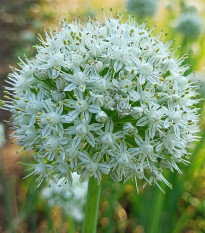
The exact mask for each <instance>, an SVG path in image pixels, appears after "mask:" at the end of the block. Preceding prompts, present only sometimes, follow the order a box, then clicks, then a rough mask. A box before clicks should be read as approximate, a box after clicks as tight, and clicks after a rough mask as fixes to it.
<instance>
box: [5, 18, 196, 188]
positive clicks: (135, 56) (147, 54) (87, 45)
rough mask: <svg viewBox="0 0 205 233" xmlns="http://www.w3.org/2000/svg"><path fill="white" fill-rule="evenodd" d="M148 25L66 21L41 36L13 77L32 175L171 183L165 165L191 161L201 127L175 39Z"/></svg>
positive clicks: (16, 121)
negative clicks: (34, 51)
mask: <svg viewBox="0 0 205 233" xmlns="http://www.w3.org/2000/svg"><path fill="white" fill-rule="evenodd" d="M163 40H164V37H163V38H161V34H159V35H157V36H156V37H154V36H153V35H152V30H151V31H150V30H148V29H147V28H146V25H145V24H143V25H140V26H139V25H138V24H136V23H135V22H134V21H133V20H128V21H127V22H126V23H122V22H121V16H120V15H119V17H118V19H113V18H111V19H106V18H105V24H102V23H99V22H97V21H91V20H90V21H88V22H87V23H85V24H81V23H80V22H79V21H74V22H72V23H71V24H68V23H66V22H65V21H63V22H62V23H61V24H60V26H59V29H57V30H56V31H54V32H50V31H49V32H48V33H47V32H46V34H45V39H43V38H40V42H41V44H40V45H37V46H36V48H37V54H36V56H35V57H34V58H33V59H30V60H29V59H27V58H25V61H23V60H21V62H20V64H19V66H20V67H19V68H16V69H14V72H13V73H11V74H10V76H9V79H8V83H9V84H10V85H12V87H11V88H9V87H8V88H7V89H8V90H12V91H13V92H14V99H13V100H11V102H8V103H7V104H6V105H5V107H7V108H9V109H10V111H11V112H12V113H13V118H12V121H13V125H14V126H15V127H16V135H17V138H18V142H19V145H21V146H22V147H23V148H25V149H26V150H27V151H29V150H32V151H33V152H34V153H33V157H34V158H35V159H36V161H37V163H35V164H33V168H34V171H33V173H32V174H36V175H39V184H40V183H41V181H42V180H43V179H44V178H45V179H46V180H48V179H54V180H56V179H61V178H62V179H64V181H68V182H72V176H71V173H72V172H77V173H78V174H79V175H80V180H81V181H82V182H83V181H87V180H88V179H89V177H90V176H94V177H95V179H96V180H97V182H98V183H100V182H101V175H102V174H107V175H110V176H111V177H112V178H113V180H114V181H116V182H118V181H122V180H123V181H127V180H128V179H132V180H134V181H135V182H136V183H137V180H138V179H143V180H144V181H145V182H148V183H150V184H151V183H156V184H157V185H158V183H157V182H158V181H164V182H166V183H167V184H168V182H167V181H166V180H165V178H164V177H163V172H164V170H171V171H173V170H177V171H178V172H180V169H179V167H178V165H177V164H178V163H187V154H188V151H187V149H188V145H189V144H190V143H191V142H193V141H195V140H196V139H197V137H196V136H195V134H196V132H198V130H199V128H198V113H197V112H198V110H197V108H196V104H197V103H198V100H196V99H195V96H196V92H195V83H194V82H193V81H192V76H193V75H192V74H190V75H188V76H185V75H184V72H185V71H186V70H187V69H188V66H187V65H184V58H177V57H175V51H174V50H172V49H171V48H170V46H171V44H172V42H170V41H168V42H166V43H164V42H163Z"/></svg>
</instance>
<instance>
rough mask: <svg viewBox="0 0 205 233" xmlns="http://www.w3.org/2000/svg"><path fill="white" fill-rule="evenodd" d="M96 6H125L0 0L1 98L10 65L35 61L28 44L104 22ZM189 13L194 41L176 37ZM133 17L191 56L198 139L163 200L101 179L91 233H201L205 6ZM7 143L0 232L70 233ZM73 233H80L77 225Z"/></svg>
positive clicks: (97, 0) (204, 232)
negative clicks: (71, 27)
mask: <svg viewBox="0 0 205 233" xmlns="http://www.w3.org/2000/svg"><path fill="white" fill-rule="evenodd" d="M190 6H195V8H193V7H191V8H190ZM102 7H104V8H105V12H106V14H107V15H108V16H109V14H110V12H109V8H110V7H112V8H113V12H114V14H115V15H116V14H117V12H118V10H119V11H124V9H125V8H126V1H125V0H18V1H14V0H0V99H1V98H3V86H4V85H5V78H6V76H7V74H8V73H9V72H10V68H9V65H13V64H15V63H16V62H17V61H18V56H23V54H24V53H26V54H27V56H28V57H30V56H32V55H33V54H35V50H34V48H33V47H32V45H34V44H35V43H37V34H38V33H43V30H44V28H48V27H51V28H52V29H54V28H55V24H56V22H57V20H62V19H63V18H68V21H69V20H72V18H73V17H74V16H75V15H80V16H81V17H82V21H84V20H86V18H87V17H88V16H90V17H93V18H95V17H98V18H99V20H101V21H103V16H102V10H101V8H102ZM187 9H191V10H192V11H193V9H194V12H196V10H197V12H198V13H197V15H198V16H199V17H200V19H201V22H202V24H203V25H202V27H203V28H202V31H201V33H200V35H199V36H198V37H197V38H191V37H189V36H188V35H183V34H182V33H180V31H179V30H177V22H178V18H180V15H181V14H182V13H184V12H186V11H187ZM133 11H134V10H133ZM124 14H125V16H126V15H127V14H128V13H127V12H125V13H124ZM132 15H134V12H132ZM135 17H136V19H137V21H139V22H140V23H142V22H143V21H144V20H145V18H147V20H148V22H147V24H148V25H149V26H150V27H153V26H154V25H156V26H157V28H156V29H155V31H154V35H156V34H157V33H158V32H160V31H161V29H164V32H168V35H167V38H166V40H170V39H171V40H176V42H175V43H174V45H173V48H177V47H178V46H180V47H181V50H179V52H178V54H179V55H180V56H182V55H183V54H188V55H189V57H188V59H187V61H186V62H187V63H189V64H190V65H191V68H190V71H194V72H195V73H196V79H198V80H199V82H200V89H199V92H200V97H199V98H202V100H201V102H200V104H199V109H200V110H199V111H200V113H201V123H200V124H201V132H200V136H201V139H200V141H199V142H197V143H195V144H194V145H193V146H192V150H191V151H190V152H191V156H190V162H191V163H190V165H188V166H183V167H181V169H182V171H183V175H180V176H179V175H178V174H176V173H168V174H167V175H166V178H167V179H168V180H169V181H170V182H171V183H172V185H173V189H172V190H171V189H169V188H167V187H165V186H164V187H163V188H164V190H165V193H164V194H163V193H162V192H161V191H160V190H159V189H158V188H157V187H145V189H143V188H142V187H141V186H140V192H139V194H138V193H137V191H136V188H135V184H134V183H132V182H129V183H126V184H121V183H113V182H112V181H111V180H110V179H109V178H106V177H104V182H103V187H102V194H101V202H100V210H99V221H98V231H97V232H99V233H105V232H106V233H111V232H113V233H118V232H119V233H124V232H125V233H205V101H204V100H203V98H204V97H205V34H204V31H205V26H204V25H205V23H204V19H205V0H192V1H191V0H187V1H184V0H159V3H158V9H157V11H156V14H155V15H154V16H145V17H142V16H139V15H135ZM188 25H189V24H188ZM190 71H189V72H190ZM8 119H9V113H7V112H5V111H3V110H0V123H3V124H4V120H8ZM5 128H6V135H9V133H11V132H12V131H11V130H10V129H9V128H8V126H6V125H5ZM0 136H1V135H0ZM10 142H11V141H9V140H8V138H7V140H6V143H5V146H4V148H3V150H2V152H1V157H0V177H1V178H0V181H1V182H0V233H7V232H12V233H13V232H19V233H20V232H22V233H30V232H31V233H34V232H42V233H44V232H56V233H61V232H62V233H63V232H72V231H71V223H70V222H69V220H68V216H66V215H65V213H64V212H63V211H62V209H61V208H60V207H57V206H56V207H53V208H51V207H49V206H48V203H47V200H45V199H43V197H42V195H41V190H42V189H43V188H44V187H45V186H46V184H42V185H41V186H40V188H38V189H36V188H35V177H30V178H27V179H22V178H23V177H25V176H26V174H27V172H25V167H24V166H20V165H18V164H17V163H18V162H20V161H21V162H27V163H29V162H30V161H29V160H30V159H29V156H28V155H26V154H25V153H24V152H21V153H20V154H16V151H17V150H18V149H19V147H18V146H17V144H16V143H13V144H10ZM69 223H70V224H69ZM76 232H81V224H79V223H76Z"/></svg>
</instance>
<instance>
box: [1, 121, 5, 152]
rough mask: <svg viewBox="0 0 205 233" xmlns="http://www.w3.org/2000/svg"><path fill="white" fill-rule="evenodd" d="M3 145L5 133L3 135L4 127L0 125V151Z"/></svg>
mask: <svg viewBox="0 0 205 233" xmlns="http://www.w3.org/2000/svg"><path fill="white" fill-rule="evenodd" d="M4 143H5V133H4V126H3V124H1V123H0V150H1V149H2V148H3V146H4Z"/></svg>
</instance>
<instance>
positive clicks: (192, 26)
mask: <svg viewBox="0 0 205 233" xmlns="http://www.w3.org/2000/svg"><path fill="white" fill-rule="evenodd" d="M202 29H203V27H202V22H201V19H200V18H199V16H198V14H197V12H189V11H188V12H185V13H182V14H181V16H180V17H179V19H178V22H177V31H178V32H179V33H181V34H183V35H184V36H185V37H187V38H189V39H197V38H198V37H199V36H200V34H201V32H202Z"/></svg>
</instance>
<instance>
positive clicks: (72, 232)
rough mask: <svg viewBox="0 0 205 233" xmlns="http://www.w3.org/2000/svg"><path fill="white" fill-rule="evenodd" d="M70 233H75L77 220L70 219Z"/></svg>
mask: <svg viewBox="0 0 205 233" xmlns="http://www.w3.org/2000/svg"><path fill="white" fill-rule="evenodd" d="M68 224H69V225H68V233H75V220H74V219H73V217H69V218H68Z"/></svg>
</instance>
